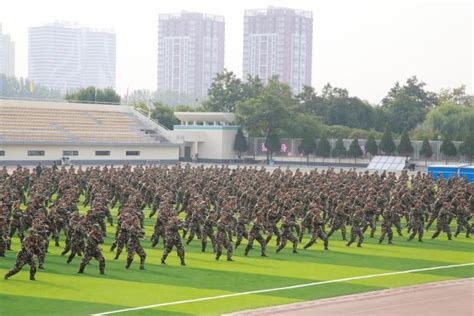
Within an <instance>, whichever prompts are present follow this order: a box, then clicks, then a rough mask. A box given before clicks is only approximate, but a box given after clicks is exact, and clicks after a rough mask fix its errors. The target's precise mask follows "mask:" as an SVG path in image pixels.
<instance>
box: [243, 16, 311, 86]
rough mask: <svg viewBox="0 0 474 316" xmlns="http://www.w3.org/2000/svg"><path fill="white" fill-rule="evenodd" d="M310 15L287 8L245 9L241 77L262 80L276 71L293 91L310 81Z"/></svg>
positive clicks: (264, 80) (308, 83)
mask: <svg viewBox="0 0 474 316" xmlns="http://www.w3.org/2000/svg"><path fill="white" fill-rule="evenodd" d="M312 49H313V15H312V13H311V12H309V11H301V10H294V9H287V8H274V7H269V8H268V9H262V10H247V11H245V16H244V50H243V75H244V79H245V78H246V77H247V76H248V75H251V76H252V77H255V76H258V77H259V78H260V79H262V81H263V82H264V83H266V82H267V81H268V79H270V78H271V77H272V76H274V75H277V76H278V77H279V79H280V80H281V81H282V82H286V83H288V84H289V85H290V87H291V88H292V90H293V92H294V93H299V92H301V91H302V88H303V86H304V85H311V66H312Z"/></svg>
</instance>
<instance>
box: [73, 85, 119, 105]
mask: <svg viewBox="0 0 474 316" xmlns="http://www.w3.org/2000/svg"><path fill="white" fill-rule="evenodd" d="M65 99H66V100H68V101H69V102H89V103H113V104H118V103H120V96H119V95H118V94H117V93H116V92H115V90H114V89H111V88H106V89H97V88H96V87H87V88H82V89H79V90H78V91H77V92H74V93H71V94H67V95H66V97H65Z"/></svg>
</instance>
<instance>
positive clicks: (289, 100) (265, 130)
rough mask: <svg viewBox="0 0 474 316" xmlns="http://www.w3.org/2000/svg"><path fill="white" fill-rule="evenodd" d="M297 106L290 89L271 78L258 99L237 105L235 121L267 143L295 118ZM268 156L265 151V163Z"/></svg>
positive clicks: (276, 79) (268, 153) (275, 78)
mask: <svg viewBox="0 0 474 316" xmlns="http://www.w3.org/2000/svg"><path fill="white" fill-rule="evenodd" d="M297 106H298V104H297V102H296V100H295V99H294V98H293V94H292V91H291V88H290V87H289V86H288V85H287V84H284V83H281V82H280V81H279V80H278V78H277V77H273V78H271V79H270V80H269V81H268V84H267V85H266V86H265V87H264V88H263V91H262V93H261V94H260V95H259V96H258V97H256V98H251V99H248V100H246V101H244V102H239V103H238V104H237V111H236V114H237V121H238V122H239V123H240V124H241V125H242V126H243V127H244V128H245V129H246V130H247V131H248V132H249V133H250V135H252V136H263V137H265V139H266V140H265V142H266V143H267V142H269V141H270V136H271V137H273V138H274V137H275V136H276V135H279V134H280V133H281V132H282V131H283V130H285V127H286V126H288V125H289V124H290V122H291V121H292V120H293V119H294V118H295V116H296V113H297ZM267 147H268V146H267ZM270 155H271V153H270V152H269V151H267V162H269V159H270Z"/></svg>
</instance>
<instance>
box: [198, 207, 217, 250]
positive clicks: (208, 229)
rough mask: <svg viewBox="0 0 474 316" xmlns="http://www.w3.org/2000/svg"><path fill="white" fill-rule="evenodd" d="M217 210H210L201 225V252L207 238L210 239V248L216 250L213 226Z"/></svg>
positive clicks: (204, 247) (204, 248)
mask: <svg viewBox="0 0 474 316" xmlns="http://www.w3.org/2000/svg"><path fill="white" fill-rule="evenodd" d="M216 219H217V212H211V213H210V214H209V215H208V216H207V218H206V220H205V221H204V225H203V227H202V236H201V252H205V251H206V246H207V238H208V237H209V239H210V240H211V244H212V249H213V251H214V252H216V236H214V226H215V225H216Z"/></svg>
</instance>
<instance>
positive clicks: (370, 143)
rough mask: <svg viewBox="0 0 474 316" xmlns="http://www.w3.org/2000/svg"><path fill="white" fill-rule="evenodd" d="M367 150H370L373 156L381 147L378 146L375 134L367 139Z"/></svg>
mask: <svg viewBox="0 0 474 316" xmlns="http://www.w3.org/2000/svg"><path fill="white" fill-rule="evenodd" d="M365 151H366V152H368V153H369V154H370V155H372V156H375V155H377V152H378V151H379V147H378V146H377V143H376V142H375V138H374V135H373V134H370V135H369V138H368V139H367V143H365Z"/></svg>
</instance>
